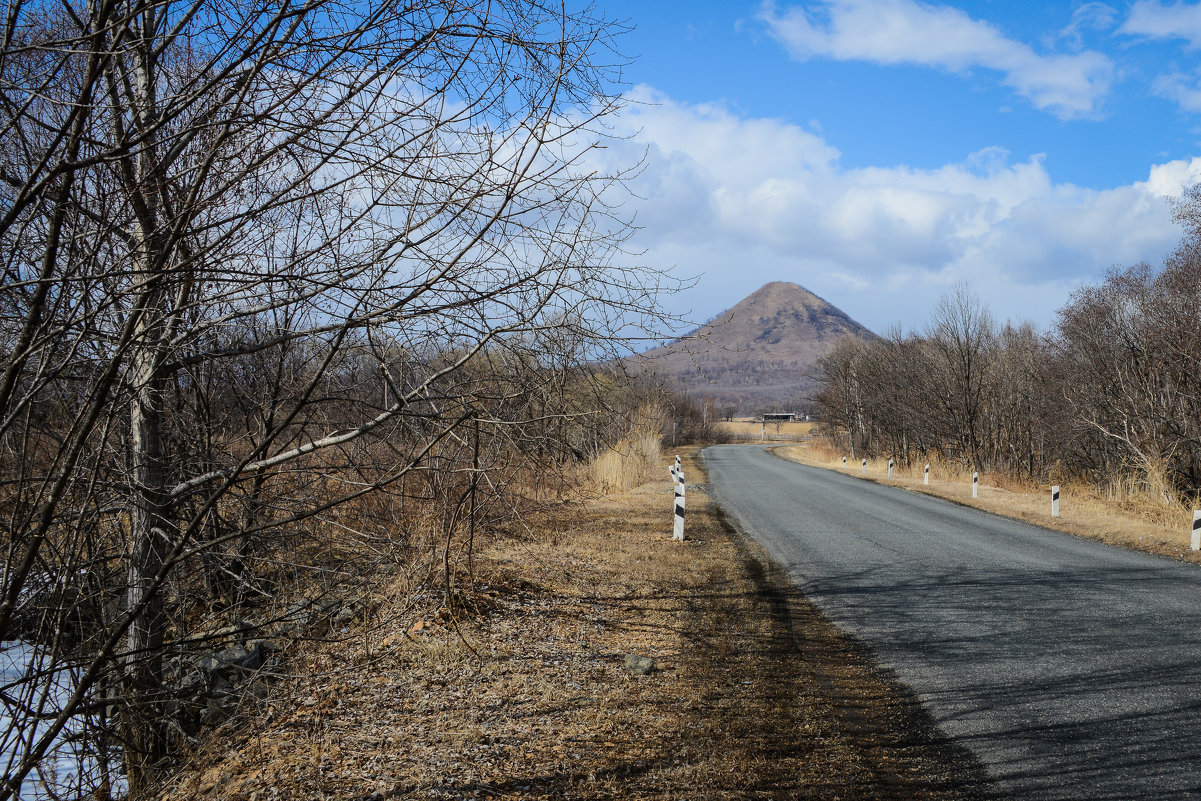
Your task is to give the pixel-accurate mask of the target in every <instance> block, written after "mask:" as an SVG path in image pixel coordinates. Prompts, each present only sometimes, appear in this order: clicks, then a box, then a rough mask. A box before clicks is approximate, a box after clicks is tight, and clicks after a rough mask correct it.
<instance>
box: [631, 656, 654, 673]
mask: <svg viewBox="0 0 1201 801" xmlns="http://www.w3.org/2000/svg"><path fill="white" fill-rule="evenodd" d="M654 669H655V660H653V659H651V658H650V657H649V656H639V655H638V654H626V671H627V672H628V673H629V674H630V675H631V676H645V675H646V674H648V673H650V672H652V671H653V670H654Z"/></svg>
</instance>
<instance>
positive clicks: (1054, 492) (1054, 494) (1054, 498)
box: [1051, 484, 1059, 517]
mask: <svg viewBox="0 0 1201 801" xmlns="http://www.w3.org/2000/svg"><path fill="white" fill-rule="evenodd" d="M1051 517H1059V485H1058V484H1056V485H1055V486H1053V487H1051Z"/></svg>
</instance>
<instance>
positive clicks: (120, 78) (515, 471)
mask: <svg viewBox="0 0 1201 801" xmlns="http://www.w3.org/2000/svg"><path fill="white" fill-rule="evenodd" d="M619 32H620V31H619V30H618V28H617V27H616V26H614V25H613V24H611V23H609V22H608V21H606V20H604V19H602V18H601V17H599V16H598V15H597V14H596V13H595V12H594V11H592V10H591V9H588V8H580V9H576V10H572V11H567V10H565V9H564V7H563V6H561V5H560V4H553V3H543V2H541V1H540V0H492V1H491V2H480V3H475V2H457V1H455V2H451V1H450V0H415V1H411V2H404V3H400V2H391V1H390V0H383V1H382V2H374V3H351V4H345V3H328V2H324V1H323V0H296V1H295V2H293V1H292V0H283V1H282V2H277V3H267V4H262V3H243V2H239V1H238V0H182V1H180V2H176V1H175V0H78V1H77V2H48V1H47V2H43V1H42V0H27V1H25V2H22V1H21V0H18V1H17V2H13V3H10V4H9V5H8V7H7V9H6V13H5V17H4V19H3V21H2V22H0V118H2V124H0V143H2V147H3V152H4V153H5V159H4V164H3V165H0V260H2V262H0V263H2V270H3V275H2V283H0V353H3V354H4V356H3V360H2V362H0V538H2V539H0V547H2V548H3V552H2V557H0V558H2V559H3V564H2V565H0V640H3V641H14V640H17V639H20V640H23V641H25V642H26V643H29V644H31V645H30V647H31V648H32V649H33V651H32V653H33V654H34V656H33V658H32V659H31V660H30V661H29V664H28V665H27V666H25V667H24V668H23V669H22V670H21V671H18V674H17V675H12V674H11V673H7V674H6V676H7V678H6V679H5V680H4V682H3V686H0V699H2V701H3V704H4V715H3V717H2V718H0V721H2V722H3V725H2V726H0V729H3V731H0V755H3V759H2V760H0V761H2V762H3V764H2V765H0V768H2V770H3V776H4V779H3V782H2V783H0V799H3V798H10V797H13V796H14V795H19V794H20V792H21V787H22V785H23V784H24V783H25V782H27V781H28V780H30V779H31V778H36V777H37V776H38V771H39V768H40V769H41V775H40V778H41V780H48V777H49V776H50V774H51V773H52V771H50V770H48V769H47V765H52V764H55V760H56V759H57V758H58V756H60V754H59V752H60V751H62V750H64V749H65V750H67V751H70V752H71V753H72V754H74V755H75V756H74V757H71V758H72V759H74V760H75V761H76V762H77V763H80V762H82V763H86V764H88V765H94V766H96V769H95V770H94V771H89V772H88V775H87V776H85V777H80V778H78V779H76V780H72V781H73V782H74V784H71V785H68V786H59V787H58V788H57V790H55V792H58V793H60V794H63V793H65V794H71V793H74V794H76V795H78V796H79V797H83V796H86V795H94V796H95V797H98V798H99V797H104V796H105V795H107V794H108V793H109V791H110V790H112V788H114V787H117V786H119V785H121V784H124V785H125V786H127V788H128V791H129V793H130V794H132V795H135V796H136V795H140V794H144V793H149V792H151V791H152V790H153V788H154V786H155V782H156V780H157V779H158V778H160V777H161V776H162V774H163V771H164V770H165V769H166V768H167V766H168V765H169V764H170V756H171V754H172V753H173V752H175V751H176V750H178V748H180V747H181V746H182V745H186V744H187V743H188V742H190V741H191V738H193V737H194V736H195V735H196V729H195V721H196V717H197V715H198V714H199V713H200V712H202V709H199V708H198V707H204V706H205V704H206V699H205V698H204V697H203V696H196V695H189V693H190V692H191V691H192V689H194V688H193V687H192V685H193V684H194V682H193V678H194V677H195V676H196V675H197V673H196V671H197V667H196V666H197V665H198V664H199V661H198V660H201V659H202V657H203V656H204V655H205V654H206V653H210V652H211V651H212V650H213V649H214V648H220V647H224V645H227V644H228V642H227V640H225V639H222V638H223V637H227V636H228V632H229V631H230V630H231V629H233V630H236V631H242V630H243V629H244V628H245V627H252V628H254V629H255V630H256V631H258V633H259V634H260V635H261V636H262V637H264V638H275V639H278V637H280V636H283V635H284V634H290V635H295V636H305V633H306V632H310V631H319V630H321V629H320V626H319V625H318V624H319V623H320V620H319V618H320V617H321V616H322V615H325V614H326V613H327V612H328V613H329V614H333V609H334V608H333V607H331V606H330V605H329V604H327V603H326V600H325V599H326V598H327V597H329V596H345V595H346V594H347V593H348V592H352V590H351V589H348V588H353V586H354V585H355V584H356V583H357V582H360V581H362V580H363V579H364V578H365V577H369V576H370V575H371V574H372V572H373V570H374V567H378V566H380V565H387V564H390V563H394V562H395V561H396V560H399V559H410V560H411V559H414V558H416V557H415V556H414V554H415V553H417V552H419V551H422V549H425V552H428V553H434V554H440V556H438V557H437V558H436V559H431V560H430V562H431V566H430V567H431V571H435V572H439V571H440V573H441V575H442V586H443V588H444V590H445V591H446V592H447V593H450V592H451V590H452V587H451V584H452V582H453V579H454V571H455V569H456V566H455V565H454V564H452V562H453V559H452V555H453V554H454V553H458V552H459V551H458V550H455V548H459V549H460V550H461V548H462V547H467V548H469V547H470V543H471V542H473V538H474V537H475V536H476V534H477V531H481V530H483V529H485V528H487V527H493V528H497V527H502V526H504V525H505V524H506V521H512V520H513V518H514V517H515V516H516V515H519V514H521V512H522V510H523V509H525V508H527V507H528V505H530V504H537V503H540V502H542V501H544V500H545V499H546V498H547V497H548V496H553V495H554V493H555V491H556V488H557V487H558V486H560V481H561V480H562V479H561V478H559V477H561V476H564V475H565V473H564V470H565V468H566V467H567V466H569V465H571V464H572V463H576V462H579V461H582V460H586V459H588V458H590V456H592V455H594V454H595V453H596V452H597V451H598V450H600V449H602V448H604V447H605V446H606V443H608V442H611V441H613V440H614V439H615V438H616V437H617V436H619V432H618V431H617V429H618V428H620V414H619V413H620V411H621V409H620V408H618V409H616V410H615V409H614V408H613V405H614V404H620V403H621V399H620V397H619V396H620V393H617V392H615V390H614V388H615V387H617V386H620V384H621V380H620V377H618V376H614V375H611V374H606V375H599V374H598V373H597V371H596V370H595V369H594V368H593V367H591V366H590V365H595V364H598V363H602V362H605V361H606V360H609V359H611V357H612V356H613V355H614V354H616V353H619V352H622V351H623V349H624V348H625V344H624V343H626V342H628V341H629V340H630V339H631V338H633V337H639V336H645V335H647V332H648V330H650V329H653V330H657V328H656V327H657V326H661V325H669V324H670V321H666V322H665V320H664V317H663V315H662V314H661V313H660V312H659V310H658V309H657V304H656V297H657V295H658V293H659V292H662V291H667V290H669V289H670V288H671V284H670V281H669V279H668V278H667V277H666V276H664V275H663V274H660V273H658V272H656V271H653V270H649V269H640V268H629V267H619V266H618V265H617V262H616V260H615V258H614V257H615V256H618V255H622V246H623V243H624V242H625V240H626V237H627V236H628V235H629V232H630V230H631V228H630V224H629V223H630V221H629V220H628V219H626V218H625V217H624V216H623V212H622V210H621V208H620V196H619V195H615V194H614V192H620V190H621V186H622V182H623V181H624V179H625V177H626V176H627V174H628V173H627V172H626V171H624V170H616V171H613V170H610V171H606V170H604V169H601V168H599V167H598V165H599V164H601V163H602V160H601V159H597V158H594V153H595V152H596V151H597V149H598V148H601V147H603V145H604V142H605V141H606V139H607V137H608V129H607V127H606V120H607V118H608V117H609V116H610V115H611V114H613V113H614V111H615V110H616V109H617V108H618V106H619V102H620V94H619V92H618V90H617V89H616V88H615V87H617V86H618V83H617V81H618V80H619V77H620V69H621V65H622V61H621V58H620V57H619V56H618V55H616V53H617V52H618V51H617V49H616V46H615V36H616V35H617V34H618V33H619ZM634 168H636V165H630V169H634ZM648 321H650V322H649V323H648ZM652 332H653V331H652ZM630 405H631V406H634V405H636V404H635V403H633V402H631V404H630ZM452 546H453V547H452ZM435 563H436V564H435ZM373 566H374V567H373ZM306 627H307V628H306ZM314 636H315V635H314ZM265 641H266V640H264V642H265Z"/></svg>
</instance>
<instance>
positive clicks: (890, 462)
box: [888, 456, 892, 478]
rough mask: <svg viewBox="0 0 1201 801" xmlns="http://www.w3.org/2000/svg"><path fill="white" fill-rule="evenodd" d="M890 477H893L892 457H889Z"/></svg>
mask: <svg viewBox="0 0 1201 801" xmlns="http://www.w3.org/2000/svg"><path fill="white" fill-rule="evenodd" d="M888 477H889V478H892V457H891V456H889V457H888Z"/></svg>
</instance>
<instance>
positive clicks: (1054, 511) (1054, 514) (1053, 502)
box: [1051, 484, 1196, 530]
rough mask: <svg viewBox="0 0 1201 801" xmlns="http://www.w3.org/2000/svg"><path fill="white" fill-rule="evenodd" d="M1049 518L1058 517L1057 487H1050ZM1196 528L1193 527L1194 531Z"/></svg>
mask: <svg viewBox="0 0 1201 801" xmlns="http://www.w3.org/2000/svg"><path fill="white" fill-rule="evenodd" d="M1051 517H1059V485H1058V484H1056V485H1055V486H1053V487H1051ZM1195 529H1196V526H1194V530H1195Z"/></svg>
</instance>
